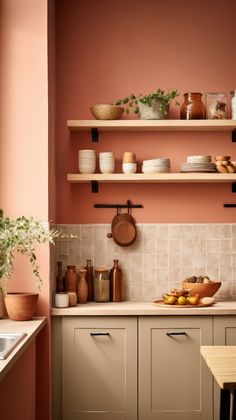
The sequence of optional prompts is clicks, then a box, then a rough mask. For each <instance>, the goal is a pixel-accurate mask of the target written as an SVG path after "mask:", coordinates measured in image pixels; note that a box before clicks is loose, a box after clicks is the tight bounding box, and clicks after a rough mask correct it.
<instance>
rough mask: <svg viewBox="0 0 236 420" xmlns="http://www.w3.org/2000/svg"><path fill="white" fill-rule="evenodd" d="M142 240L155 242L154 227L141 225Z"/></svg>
mask: <svg viewBox="0 0 236 420" xmlns="http://www.w3.org/2000/svg"><path fill="white" fill-rule="evenodd" d="M143 238H144V240H151V241H154V240H155V225H143Z"/></svg>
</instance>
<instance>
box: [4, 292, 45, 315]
mask: <svg viewBox="0 0 236 420" xmlns="http://www.w3.org/2000/svg"><path fill="white" fill-rule="evenodd" d="M38 296H39V295H38V294H37V293H7V295H6V296H5V298H4V300H5V305H6V310H7V314H8V316H9V318H10V319H13V320H14V321H28V320H29V319H31V318H32V317H33V316H34V315H35V312H36V306H37V301H38Z"/></svg>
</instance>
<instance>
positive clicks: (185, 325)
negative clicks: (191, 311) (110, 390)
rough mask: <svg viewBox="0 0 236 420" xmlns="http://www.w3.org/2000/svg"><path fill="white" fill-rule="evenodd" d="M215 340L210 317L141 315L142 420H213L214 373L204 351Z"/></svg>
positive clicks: (140, 392)
mask: <svg viewBox="0 0 236 420" xmlns="http://www.w3.org/2000/svg"><path fill="white" fill-rule="evenodd" d="M183 311H184V309H183ZM211 344H212V318H211V317H198V316H196V317H194V316H193V317H187V316H183V317H181V316H180V317H172V316H170V317H141V318H140V321H139V410H140V411H139V412H140V417H139V420H200V419H201V420H211V419H212V418H213V417H212V416H213V410H212V408H213V385H212V377H211V374H210V372H209V369H208V368H207V366H206V365H205V364H204V361H203V359H202V357H201V354H200V346H201V345H211Z"/></svg>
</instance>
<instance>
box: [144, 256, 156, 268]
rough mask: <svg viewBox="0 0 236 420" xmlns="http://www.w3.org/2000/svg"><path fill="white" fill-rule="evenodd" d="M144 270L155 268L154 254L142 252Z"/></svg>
mask: <svg viewBox="0 0 236 420" xmlns="http://www.w3.org/2000/svg"><path fill="white" fill-rule="evenodd" d="M143 261H144V270H146V269H148V268H151V269H152V270H155V267H156V258H155V254H144V260H143Z"/></svg>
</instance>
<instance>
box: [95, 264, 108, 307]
mask: <svg viewBox="0 0 236 420" xmlns="http://www.w3.org/2000/svg"><path fill="white" fill-rule="evenodd" d="M94 272H95V274H94V302H109V301H110V279H109V268H107V267H96V268H95V269H94Z"/></svg>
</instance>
